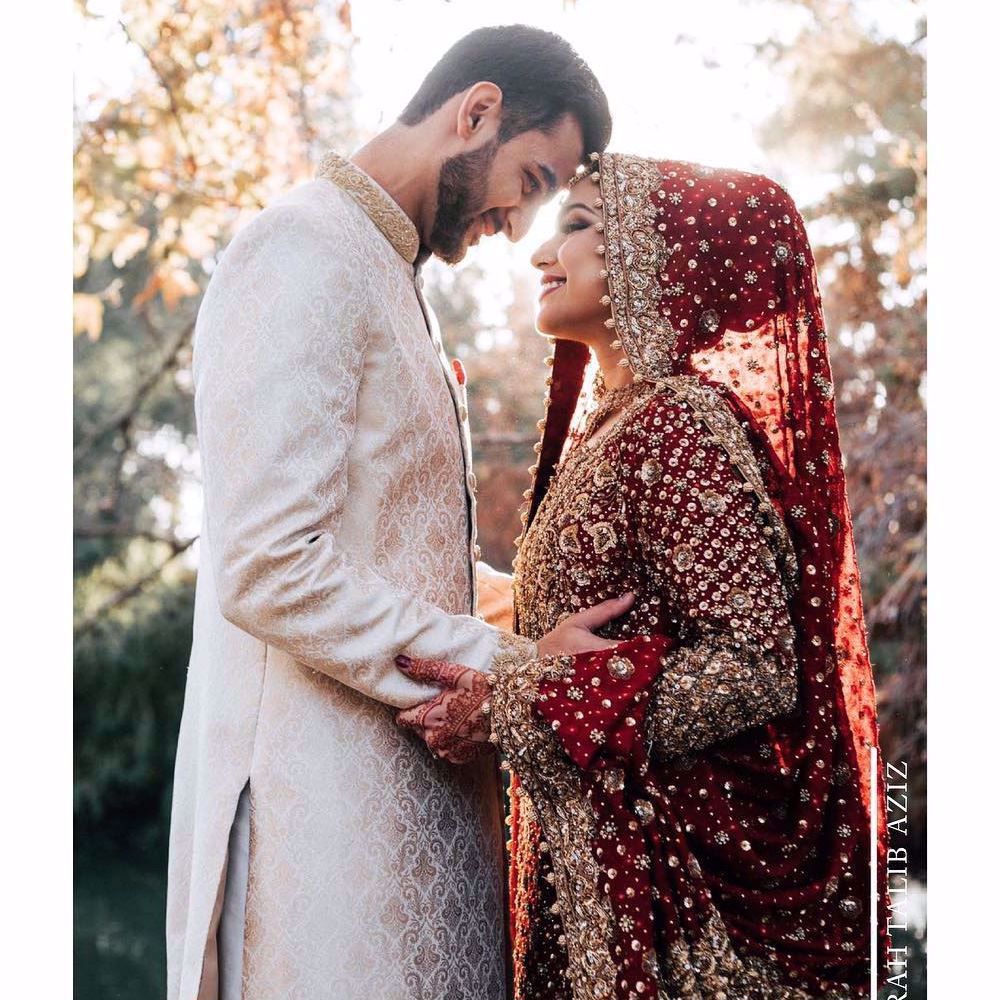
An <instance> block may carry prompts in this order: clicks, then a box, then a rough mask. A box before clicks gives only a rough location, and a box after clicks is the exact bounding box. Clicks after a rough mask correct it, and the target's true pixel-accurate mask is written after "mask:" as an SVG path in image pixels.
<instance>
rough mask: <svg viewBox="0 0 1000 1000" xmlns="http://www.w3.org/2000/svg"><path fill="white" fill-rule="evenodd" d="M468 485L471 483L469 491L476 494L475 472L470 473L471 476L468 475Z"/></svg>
mask: <svg viewBox="0 0 1000 1000" xmlns="http://www.w3.org/2000/svg"><path fill="white" fill-rule="evenodd" d="M468 483H469V489H470V490H472V492H473V493H475V492H476V474H475V473H474V472H470V473H469V475H468Z"/></svg>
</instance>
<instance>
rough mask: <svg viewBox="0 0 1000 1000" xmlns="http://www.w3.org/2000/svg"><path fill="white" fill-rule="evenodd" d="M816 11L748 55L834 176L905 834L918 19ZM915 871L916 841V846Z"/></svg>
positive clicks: (839, 0) (849, 454) (922, 152)
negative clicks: (895, 20)
mask: <svg viewBox="0 0 1000 1000" xmlns="http://www.w3.org/2000/svg"><path fill="white" fill-rule="evenodd" d="M786 2H788V3H792V4H794V5H795V6H798V7H802V8H806V9H807V10H808V11H809V12H810V13H811V15H812V17H811V20H810V21H809V23H808V24H807V26H806V27H805V28H804V30H803V31H802V33H801V34H800V35H799V36H798V37H796V38H795V39H794V40H793V41H791V42H790V43H788V44H779V43H777V42H775V41H768V42H766V43H765V44H763V45H761V46H760V47H759V49H758V55H759V56H760V57H762V58H767V59H769V60H771V63H772V65H773V68H774V70H775V71H776V72H778V73H780V74H782V75H784V77H785V79H786V80H787V83H788V93H789V100H788V102H787V104H785V106H784V107H782V108H780V109H779V110H778V111H777V112H776V113H775V114H773V115H772V116H770V117H769V118H768V119H767V120H766V121H765V122H764V123H763V124H762V126H761V129H760V139H761V142H762V145H763V146H764V148H765V149H766V150H767V151H768V153H769V154H770V155H771V156H773V157H774V159H775V161H776V162H778V163H794V164H795V165H797V166H799V167H805V168H807V169H809V170H811V171H813V172H828V173H830V174H831V175H832V176H833V177H834V178H835V181H834V184H833V185H832V189H831V190H830V192H829V193H828V194H827V195H826V196H825V197H824V198H822V199H821V200H820V201H818V202H817V203H816V204H812V205H807V206H805V208H804V211H803V214H804V216H805V217H806V220H807V223H808V225H809V229H810V232H811V234H812V236H813V242H814V250H815V252H816V260H817V264H818V266H819V268H820V283H821V287H822V291H823V296H824V306H825V311H826V317H827V323H828V326H829V330H830V334H831V336H830V351H831V361H832V365H833V369H834V381H835V383H836V385H837V390H838V392H837V409H838V419H839V423H840V427H841V438H842V441H841V444H842V449H843V452H844V456H845V462H846V471H847V477H848V493H849V496H850V500H851V504H852V509H853V512H854V528H855V541H856V544H857V548H858V559H859V562H860V565H861V567H862V572H863V576H864V581H863V583H864V592H865V602H866V609H867V623H868V626H869V631H870V635H871V647H872V654H873V661H874V663H875V667H876V674H877V681H878V686H879V691H880V702H879V715H880V723H881V729H882V742H883V749H884V753H885V755H886V757H887V758H888V759H891V760H907V761H908V762H909V763H910V765H911V767H912V769H913V774H914V776H915V780H914V781H913V782H912V783H911V796H910V801H911V805H912V808H911V810H910V813H911V816H910V819H911V823H912V825H913V828H914V829H916V830H921V829H924V828H925V811H924V810H925V808H926V796H925V794H924V792H925V780H926V779H925V769H924V766H923V765H924V764H925V762H926V741H925V736H926V714H927V713H926V582H927V568H926V535H927V529H926V498H927V480H926V460H927V448H926V410H925V400H924V383H925V379H926V306H927V275H926V250H925V245H926V232H927V131H926V101H925V73H926V55H925V40H926V22H925V20H924V18H923V16H922V14H921V10H922V5H920V4H913V5H912V8H913V10H914V12H915V15H916V16H915V23H916V30H915V32H914V34H913V37H912V38H909V39H903V40H900V39H898V38H893V37H887V36H883V35H882V34H881V33H880V32H879V30H878V29H877V27H874V28H873V26H872V25H870V24H868V23H866V22H865V20H864V18H865V17H866V15H867V14H868V13H870V5H866V4H863V3H858V2H854V0H786ZM911 858H912V859H914V862H913V863H915V865H916V867H915V868H914V870H919V866H920V865H921V864H922V863H923V861H924V859H923V845H922V844H915V845H914V850H913V851H911Z"/></svg>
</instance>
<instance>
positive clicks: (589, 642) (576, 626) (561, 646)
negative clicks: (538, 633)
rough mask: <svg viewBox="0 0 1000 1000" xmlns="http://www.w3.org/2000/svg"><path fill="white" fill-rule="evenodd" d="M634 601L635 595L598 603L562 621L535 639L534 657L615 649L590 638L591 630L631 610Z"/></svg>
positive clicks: (604, 641)
mask: <svg viewBox="0 0 1000 1000" xmlns="http://www.w3.org/2000/svg"><path fill="white" fill-rule="evenodd" d="M634 600H635V594H633V593H628V594H624V595H623V596H621V597H613V598H611V599H610V600H607V601H601V603H600V604H595V605H594V606H593V607H591V608H587V609H586V611H578V612H577V613H576V614H575V615H570V616H569V617H568V618H564V619H563V620H562V621H561V622H560V623H559V624H558V625H557V626H556V627H555V628H554V629H553V630H552V631H551V632H549V633H547V634H546V635H543V636H542V637H541V639H539V640H538V655H539V656H562V655H564V654H567V653H568V654H570V655H574V654H576V653H589V652H592V651H593V650H595V649H610V648H611V647H612V646H617V645H618V643H617V642H611V641H609V640H607V639H602V638H600V637H599V636H596V635H594V634H593V633H594V629H598V628H600V627H601V626H602V625H607V623H608V622H610V621H613V620H614V619H615V618H618V617H619V616H620V615H623V614H625V612H626V611H628V609H629V608H630V607H632V602H633V601H634Z"/></svg>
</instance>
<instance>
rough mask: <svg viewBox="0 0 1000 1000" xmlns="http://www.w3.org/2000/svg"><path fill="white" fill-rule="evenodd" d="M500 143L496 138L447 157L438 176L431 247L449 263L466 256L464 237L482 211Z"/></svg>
mask: <svg viewBox="0 0 1000 1000" xmlns="http://www.w3.org/2000/svg"><path fill="white" fill-rule="evenodd" d="M499 148H500V143H499V142H498V141H496V140H494V141H493V142H491V143H489V144H488V145H486V146H483V147H482V148H481V149H474V150H473V151H472V152H471V153H460V154H459V155H458V156H453V157H451V159H450V160H445V162H444V163H443V164H442V165H441V175H440V177H439V178H438V203H437V212H436V214H435V216H434V225H433V227H432V228H431V235H430V237H429V239H428V241H427V246H428V249H429V250H430V251H431V252H432V253H434V254H436V255H437V256H438V257H440V258H441V259H442V260H443V261H445V262H446V263H448V264H457V263H458V262H459V261H460V260H461V259H462V258H463V257H464V256H465V250H466V246H465V240H466V235H467V233H468V232H469V229H470V227H471V226H472V225H473V223H474V222H475V221H476V217H477V216H478V215H479V214H480V213H481V212H482V211H483V209H484V207H485V202H486V188H487V181H488V178H489V173H490V167H491V166H492V165H493V159H494V157H495V156H496V155H497V150H498V149H499Z"/></svg>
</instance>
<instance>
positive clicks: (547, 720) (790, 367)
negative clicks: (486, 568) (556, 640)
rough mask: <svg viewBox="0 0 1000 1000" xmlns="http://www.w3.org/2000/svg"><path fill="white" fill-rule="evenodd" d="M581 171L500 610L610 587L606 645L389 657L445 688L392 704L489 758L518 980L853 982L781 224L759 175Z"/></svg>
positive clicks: (820, 348)
mask: <svg viewBox="0 0 1000 1000" xmlns="http://www.w3.org/2000/svg"><path fill="white" fill-rule="evenodd" d="M592 159H593V172H592V173H589V174H587V173H583V174H581V175H579V176H578V178H577V181H576V182H575V183H574V185H573V187H572V189H571V191H570V194H569V196H568V198H567V199H566V202H565V204H564V206H563V208H562V211H561V217H560V228H559V231H558V233H557V234H556V235H555V236H554V237H553V238H552V239H551V240H549V241H548V242H547V243H545V244H544V245H543V246H542V247H540V248H539V249H538V250H537V251H536V253H535V255H534V258H533V263H534V264H535V266H536V267H537V268H538V269H539V270H540V271H542V274H543V276H542V281H543V291H542V297H541V302H540V307H539V313H538V328H539V330H540V331H541V332H543V333H546V334H548V335H550V336H552V337H553V338H555V351H554V358H553V359H552V360H553V371H552V377H551V379H550V380H549V381H550V390H549V393H548V398H547V399H546V419H545V422H544V430H543V433H542V438H541V446H540V453H539V461H538V464H537V466H535V467H534V481H533V484H532V487H531V489H530V490H529V491H528V493H527V494H526V498H527V499H528V506H527V511H526V516H525V518H524V521H525V527H524V531H523V534H522V537H521V539H520V542H519V552H518V556H517V559H516V560H515V564H514V569H515V574H514V590H513V598H514V615H515V627H516V629H517V631H518V632H520V633H521V634H522V635H525V636H527V637H529V638H532V639H537V638H539V637H540V636H542V635H543V634H544V633H546V632H547V631H549V630H551V629H552V628H553V626H554V625H556V624H557V623H558V622H559V621H560V620H561V619H563V618H565V617H566V616H568V615H569V614H571V613H573V612H575V611H578V610H579V609H581V608H585V607H587V606H589V605H591V604H594V603H596V602H599V601H601V600H603V599H606V598H609V597H614V596H617V595H619V594H622V593H626V592H629V593H632V594H634V595H635V596H634V600H633V601H632V603H631V606H630V607H629V608H628V610H627V611H626V612H625V613H624V614H623V615H622V616H621V617H620V618H618V619H617V620H616V621H614V622H612V623H611V624H610V625H608V626H606V627H605V628H603V629H602V630H601V632H602V634H603V635H604V637H605V638H608V639H614V640H619V641H618V644H617V645H616V646H615V647H613V648H609V649H602V650H598V651H594V652H590V653H582V654H579V655H576V656H564V657H542V658H539V659H535V660H532V661H530V662H528V663H527V664H522V665H520V666H512V667H510V668H509V669H504V670H503V671H501V672H498V673H496V674H494V675H491V676H489V677H483V675H481V674H478V673H476V672H475V671H472V670H468V669H466V668H464V667H462V666H461V665H456V664H442V663H436V662H430V661H421V660H416V659H414V660H410V659H408V658H406V657H401V658H400V660H399V665H400V668H401V669H403V670H405V671H407V672H408V673H409V674H410V675H411V676H416V677H418V678H420V679H424V680H431V681H435V682H437V683H438V684H439V685H440V686H441V687H442V689H443V690H442V693H441V695H439V696H438V697H437V698H435V699H434V700H433V701H431V702H428V703H427V704H425V705H423V706H418V707H417V708H415V709H411V710H409V711H407V712H404V713H401V715H400V717H399V721H400V723H401V724H402V725H406V726H409V727H411V728H413V729H415V730H417V731H418V732H419V733H420V734H421V735H422V736H423V737H424V739H425V740H426V741H427V743H428V745H429V746H430V747H431V749H432V750H434V751H435V752H437V753H438V754H439V755H440V756H443V757H446V758H448V759H449V760H453V761H456V762H461V761H462V760H465V759H468V758H469V757H471V756H473V755H475V754H476V753H480V752H484V751H488V750H489V749H491V748H492V744H495V745H496V746H497V747H498V748H499V750H500V752H501V754H502V756H503V758H504V759H505V767H507V768H509V769H510V770H511V771H512V775H511V787H510V791H511V795H510V801H511V815H510V823H511V843H510V894H511V898H510V904H511V932H512V947H513V968H514V986H515V996H516V997H518V998H523V1000H528V998H547V1000H549V998H551V1000H561V998H565V1000H569V998H572V1000H591V998H593V1000H597V998H602V1000H603V998H607V1000H610V998H622V1000H624V998H643V997H657V996H660V997H670V998H675V997H685V998H686V997H691V998H704V1000H708V998H712V1000H716V998H730V1000H733V998H737V997H738V998H755V1000H756V998H760V1000H763V998H811V997H820V996H822V997H855V996H863V995H867V994H868V991H869V989H870V961H871V954H870V953H871V947H870V933H871V930H870V927H871V922H870V917H871V904H870V900H871V898H872V894H871V886H870V874H871V873H870V868H869V851H870V845H871V842H872V838H871V827H872V823H873V818H872V812H871V801H872V798H873V796H874V798H875V799H876V800H877V799H879V798H880V797H881V795H882V792H883V779H882V778H881V776H880V775H881V761H880V760H879V761H878V771H877V772H876V774H877V775H879V777H877V778H876V783H875V787H874V788H872V787H871V778H870V774H871V766H872V764H871V761H872V750H874V751H875V752H876V754H877V749H878V729H877V724H876V718H875V698H874V689H873V682H872V673H871V666H870V663H869V658H868V650H867V643H866V638H865V631H864V623H863V618H862V608H861V596H860V580H859V576H858V569H857V563H856V558H855V554H854V545H853V538H852V532H851V521H850V514H849V510H848V505H847V499H846V496H845V489H844V474H843V469H842V465H841V455H840V447H839V436H838V431H837V424H836V417H835V412H834V400H833V387H832V384H831V376H830V366H829V361H828V356H827V344H826V339H827V335H826V330H825V327H824V321H823V315H822V308H821V304H820V299H819V293H818V289H817V284H816V272H815V265H814V261H813V256H812V253H811V251H810V248H809V244H808V241H807V238H806V234H805V230H804V227H803V224H802V219H801V217H800V215H799V213H798V212H797V210H796V209H795V206H794V204H793V203H792V201H791V199H790V198H789V196H788V194H787V193H786V192H785V191H784V190H783V189H782V188H781V187H779V186H778V185H777V184H776V183H774V182H773V181H771V180H769V179H768V178H766V177H762V176H759V175H752V174H747V173H741V172H738V171H734V170H718V169H711V168H707V167H702V166H697V165H695V164H690V163H684V162H676V161H666V162H657V161H653V160H648V159H642V158H639V157H634V156H625V155H618V154H602V155H600V156H598V155H597V154H595V155H594V156H593V157H592ZM591 355H592V356H593V359H594V361H595V362H596V366H595V367H596V369H597V374H596V377H595V378H594V380H593V384H592V385H591V386H589V387H587V389H586V390H585V387H584V383H585V381H586V377H585V376H586V370H587V365H588V361H589V360H590V358H591ZM590 400H592V402H590ZM577 413H579V414H582V418H581V419H578V420H577V421H576V423H575V424H574V414H577ZM874 828H875V831H874V832H875V837H874V841H875V844H876V847H877V862H878V868H877V870H878V872H879V877H878V879H877V882H878V885H877V890H878V891H877V894H876V895H877V898H878V900H879V904H878V906H877V916H878V924H877V926H878V927H879V928H882V930H880V931H879V933H878V955H879V960H878V966H879V979H880V981H881V978H882V975H883V973H882V970H883V969H884V966H885V948H886V943H887V942H886V939H885V934H884V927H885V916H886V913H885V909H884V907H885V905H886V903H885V898H886V897H885V884H884V871H885V866H884V860H885V850H886V827H885V819H884V815H883V813H882V811H881V810H876V812H875V818H874Z"/></svg>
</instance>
